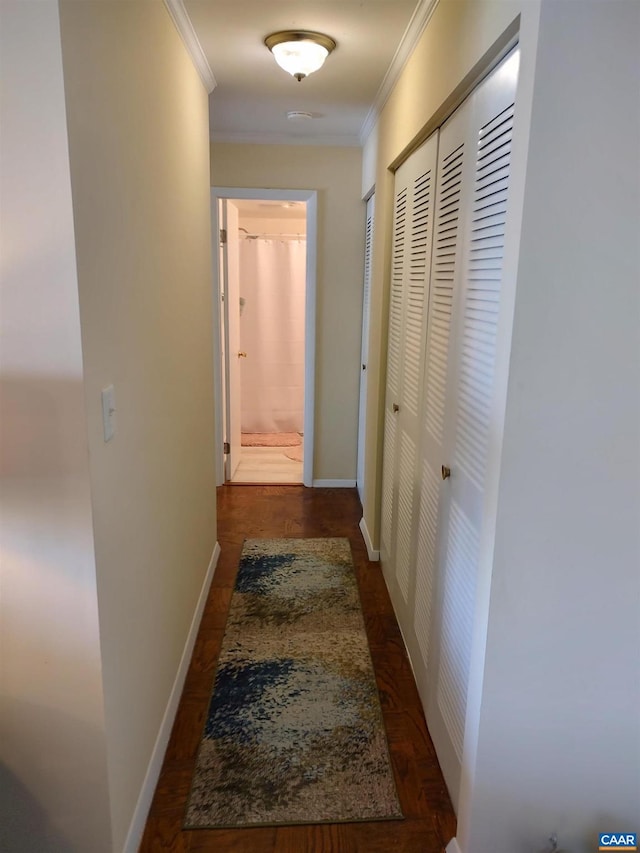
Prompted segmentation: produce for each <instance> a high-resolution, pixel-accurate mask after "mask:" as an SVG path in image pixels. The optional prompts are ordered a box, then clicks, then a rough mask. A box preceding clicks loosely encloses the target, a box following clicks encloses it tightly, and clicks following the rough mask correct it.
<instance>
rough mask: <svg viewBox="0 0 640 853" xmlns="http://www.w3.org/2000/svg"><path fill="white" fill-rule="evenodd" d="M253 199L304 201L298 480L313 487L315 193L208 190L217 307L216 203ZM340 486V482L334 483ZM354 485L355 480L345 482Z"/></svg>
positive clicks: (218, 352) (217, 352) (217, 346)
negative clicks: (301, 439) (301, 451)
mask: <svg viewBox="0 0 640 853" xmlns="http://www.w3.org/2000/svg"><path fill="white" fill-rule="evenodd" d="M221 198H226V199H232V200H233V199H257V200H259V201H260V200H265V201H304V202H306V205H307V210H306V213H307V259H306V284H305V288H306V289H305V293H306V298H305V319H304V422H303V431H304V461H303V463H302V480H303V483H304V485H305V486H312V485H313V486H315V485H316V484H315V483H314V481H313V445H314V424H315V399H316V385H315V383H316V275H317V264H318V193H317V192H316V190H285V189H277V190H273V189H265V188H262V189H258V188H253V187H211V229H212V239H213V254H214V264H213V293H214V297H213V298H214V302H215V304H216V305H217V306H219V305H220V275H219V271H218V264H217V251H218V238H217V235H218V229H219V227H220V226H219V223H218V199H221ZM213 340H214V357H215V359H216V364H215V366H214V381H215V382H216V387H218V385H217V383H218V381H221V379H220V377H222V368H223V365H222V363H221V360H222V346H221V340H220V322H219V317H218V314H217V313H216V315H215V316H214V330H213ZM221 407H222V397H221V395H216V399H215V412H216V424H217V425H219V424H222V422H223V417H224V413H223V412H222V410H221ZM218 432H219V429H218V430H217V432H216V442H217V443H218V446H217V447H216V448H215V453H216V470H217V471H223V470H224V462H220V457H222V456H223V452H222V442H221V441H220V440H219V436H218ZM338 482H339V483H340V484H342V482H343V481H342V480H340V481H338ZM348 482H349V484H350V485H355V480H354V481H353V482H352V481H348Z"/></svg>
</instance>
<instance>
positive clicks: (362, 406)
mask: <svg viewBox="0 0 640 853" xmlns="http://www.w3.org/2000/svg"><path fill="white" fill-rule="evenodd" d="M375 198H376V197H375V195H372V196H371V197H370V198H369V199H368V201H367V213H366V223H365V242H364V288H363V294H362V343H361V345H360V359H361V364H360V402H359V407H358V467H357V474H356V483H357V486H358V494H359V495H360V500H361V501H364V437H365V426H366V407H367V376H368V374H367V362H368V361H369V314H370V305H371V256H372V251H373V217H374V215H375Z"/></svg>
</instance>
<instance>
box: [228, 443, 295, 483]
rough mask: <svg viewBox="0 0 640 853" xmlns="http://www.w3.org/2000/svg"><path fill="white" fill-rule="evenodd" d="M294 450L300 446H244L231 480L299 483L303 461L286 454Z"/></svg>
mask: <svg viewBox="0 0 640 853" xmlns="http://www.w3.org/2000/svg"><path fill="white" fill-rule="evenodd" d="M292 450H296V451H299V450H300V447H299V446H298V447H295V448H292V447H243V448H242V451H241V454H240V464H239V465H238V468H237V470H236V473H235V476H234V477H233V479H232V481H231V482H232V483H234V484H237V483H254V484H264V483H270V484H279V485H286V484H298V485H299V484H300V483H302V462H297V461H295V460H293V459H289V457H288V456H287V455H286V454H287V452H290V451H292ZM300 455H302V454H300Z"/></svg>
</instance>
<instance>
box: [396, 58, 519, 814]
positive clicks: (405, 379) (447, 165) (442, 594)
mask: <svg viewBox="0 0 640 853" xmlns="http://www.w3.org/2000/svg"><path fill="white" fill-rule="evenodd" d="M518 60H519V54H518V52H517V50H516V51H514V52H512V53H511V54H510V55H509V56H508V57H507V58H506V59H505V60H503V62H502V63H501V64H500V65H499V66H498V67H497V68H496V69H495V70H494V71H493V72H492V74H491V75H490V76H489V77H487V78H486V79H485V80H484V81H483V82H482V83H480V84H479V86H478V87H477V88H476V89H475V90H474V92H473V93H472V94H471V95H470V96H469V97H468V98H467V99H466V100H465V102H464V103H463V104H462V105H461V106H460V107H459V109H458V110H457V111H456V112H455V113H454V114H453V115H452V116H451V117H450V118H449V119H448V121H447V122H445V124H444V125H443V126H442V127H441V128H440V130H439V132H437V133H436V134H435V135H434V136H432V137H431V138H430V139H429V140H427V142H426V143H425V145H424V146H423V147H422V148H420V149H419V150H418V151H416V152H415V153H414V154H413V155H411V156H410V157H409V158H408V160H407V161H406V162H405V163H404V164H403V165H402V166H401V167H400V169H398V172H397V173H396V184H395V189H396V192H395V205H396V210H395V219H394V244H393V260H392V280H391V302H390V315H389V356H388V371H387V404H386V410H385V438H384V442H385V444H384V463H383V503H382V529H381V541H382V548H381V558H382V560H383V568H384V571H385V577H386V579H387V582H388V584H389V587H390V591H391V595H392V598H393V601H394V606H395V608H396V612H397V615H398V619H399V622H400V624H401V627H402V630H403V634H404V637H405V640H406V642H407V645H408V647H409V652H410V655H411V658H412V661H413V664H414V670H415V673H416V680H417V682H418V689H419V691H420V695H421V698H422V701H423V705H424V707H425V711H426V717H427V724H428V726H429V730H430V733H431V736H432V738H433V741H434V744H435V747H436V751H437V753H438V758H439V761H440V764H441V767H442V770H443V773H444V776H445V779H446V782H447V786H448V788H449V792H450V794H451V797H452V799H453V801H454V805H456V806H457V801H458V794H459V788H460V774H461V766H462V756H463V749H464V739H465V729H466V726H467V688H468V683H469V675H470V661H471V656H472V637H473V627H474V617H475V605H476V588H477V574H478V556H479V547H480V539H481V537H482V536H484V535H486V534H487V531H486V529H485V528H484V527H483V525H484V522H485V513H484V505H485V495H486V487H487V482H488V477H489V475H490V472H489V471H488V470H487V463H488V455H489V449H490V446H491V443H492V441H493V440H494V439H495V438H496V437H497V436H498V435H499V434H500V433H501V429H502V425H501V424H496V423H495V417H494V414H493V412H494V409H493V396H494V388H495V383H494V376H495V368H496V334H497V329H498V321H499V312H500V294H501V284H502V258H503V251H504V235H505V222H506V214H507V204H508V195H509V174H510V162H511V139H512V129H513V118H514V109H515V92H516V83H517V72H518ZM432 152H437V156H436V155H433V153H432ZM432 156H435V160H433V161H432V160H431V159H430V158H431V157H432ZM427 164H431V165H430V171H431V174H432V176H433V177H432V179H431V189H430V193H431V196H432V199H433V200H432V202H431V204H432V205H433V212H432V213H430V215H429V226H428V229H427V232H428V237H427V246H428V251H430V250H431V245H432V247H433V248H432V251H430V263H429V267H428V271H427V274H426V276H425V278H424V281H423V283H422V285H421V289H420V296H419V300H418V302H416V293H415V288H416V285H415V279H416V276H415V274H414V271H415V269H416V268H417V266H416V263H417V261H416V257H417V256H416V254H415V247H414V246H413V244H412V237H411V236H409V237H408V236H407V235H413V233H414V231H415V229H416V227H417V226H416V224H415V223H414V219H415V216H416V213H415V202H412V204H413V206H412V204H410V203H409V201H408V200H409V199H410V198H412V192H413V194H414V196H415V184H416V180H417V175H418V174H423V173H425V166H427ZM411 187H414V189H413V190H411V189H410V188H411ZM405 211H406V212H405ZM407 216H408V217H409V218H407ZM412 276H413V277H412ZM418 304H419V305H420V306H422V307H423V312H422V313H423V321H422V323H421V324H420V323H419V322H418V319H417V316H413V315H412V313H411V312H412V310H414V311H415V309H416V308H417V306H418ZM412 334H413V335H414V337H413V338H412ZM418 337H419V339H420V340H421V341H422V340H423V338H424V345H422V344H421V345H420V346H423V349H422V350H420V349H416V347H417V343H416V342H417V340H418ZM422 353H424V357H422ZM416 357H419V364H418V367H417V375H415V371H416V368H415V367H414V363H415V361H414V360H415V358H416ZM416 406H417V407H418V410H417V412H416V411H415V408H416ZM414 412H415V414H414Z"/></svg>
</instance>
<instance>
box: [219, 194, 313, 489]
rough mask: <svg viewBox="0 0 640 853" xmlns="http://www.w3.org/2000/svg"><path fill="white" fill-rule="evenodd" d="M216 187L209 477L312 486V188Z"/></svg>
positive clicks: (233, 482) (224, 480)
mask: <svg viewBox="0 0 640 853" xmlns="http://www.w3.org/2000/svg"><path fill="white" fill-rule="evenodd" d="M234 192H235V193H236V194H234ZM274 193H277V195H278V197H276V198H273V197H264V196H265V195H266V194H268V195H270V196H272V195H273V194H274ZM216 195H217V197H214V204H213V206H212V213H213V212H214V211H215V219H216V220H217V221H216V222H215V223H214V226H215V227H216V231H217V234H218V239H219V252H218V263H217V273H218V274H217V276H216V278H217V283H216V284H217V291H218V299H217V300H216V301H217V304H218V306H219V325H218V330H219V343H220V347H219V353H220V368H221V369H220V385H221V387H220V392H221V393H220V394H219V395H216V399H217V400H219V401H220V405H219V409H220V410H221V411H219V412H218V414H219V417H218V419H217V420H218V422H219V425H220V426H221V428H222V436H221V439H222V449H223V453H222V460H218V465H219V472H221V473H222V476H221V477H220V476H219V478H218V479H219V481H220V482H227V483H232V484H246V483H254V484H256V483H258V484H283V485H285V484H301V483H305V485H312V476H313V475H312V464H311V462H312V458H313V457H312V448H313V431H312V429H311V427H312V425H313V416H312V412H313V360H314V359H313V355H314V343H315V342H314V334H313V331H314V330H315V298H314V297H315V287H314V285H315V276H314V274H313V273H314V269H313V268H312V267H310V264H309V257H310V256H312V257H313V258H315V245H313V246H310V245H309V244H310V243H311V242H312V241H313V242H314V243H315V193H313V194H310V193H307V192H303V193H301V192H300V191H297V192H294V191H291V192H290V193H287V192H286V191H265V190H262V191H253V193H252V192H251V191H247V190H243V191H242V192H241V193H240V192H238V191H232V190H228V191H220V190H218V191H217V193H216V191H215V190H214V196H216ZM310 195H311V196H312V198H309V196H310ZM300 196H302V197H300ZM310 208H311V209H310ZM310 226H311V227H310ZM309 330H311V336H309ZM310 338H311V339H310ZM218 455H219V454H218Z"/></svg>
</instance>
